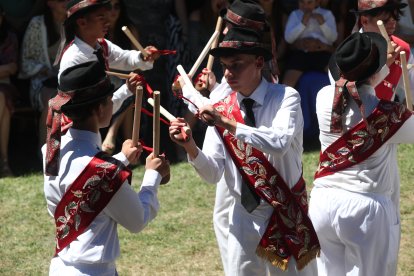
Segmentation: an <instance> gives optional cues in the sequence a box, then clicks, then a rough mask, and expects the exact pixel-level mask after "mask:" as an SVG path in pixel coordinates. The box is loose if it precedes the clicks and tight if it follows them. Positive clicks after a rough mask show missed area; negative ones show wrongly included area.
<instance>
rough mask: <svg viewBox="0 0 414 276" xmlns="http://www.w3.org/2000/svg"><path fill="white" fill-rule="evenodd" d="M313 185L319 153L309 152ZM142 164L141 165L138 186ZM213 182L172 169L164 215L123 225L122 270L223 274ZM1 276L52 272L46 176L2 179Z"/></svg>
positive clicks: (162, 195)
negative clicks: (135, 227)
mask: <svg viewBox="0 0 414 276" xmlns="http://www.w3.org/2000/svg"><path fill="white" fill-rule="evenodd" d="M413 157H414V145H404V146H400V149H399V163H400V174H401V182H402V183H401V214H402V239H401V249H400V255H399V266H398V275H399V276H409V275H414V263H413V262H412V260H413V259H414V249H412V244H413V243H414V238H413V236H412V234H411V231H412V230H413V229H414V203H413V202H414V186H413V185H412V183H414V160H413ZM303 161H304V177H305V179H306V180H307V184H308V187H309V188H310V187H311V184H312V178H313V173H314V171H315V169H316V166H317V162H318V153H317V152H307V153H305V154H304V157H303ZM140 179H142V167H138V168H136V169H135V170H134V178H133V186H134V188H135V189H136V190H137V189H138V187H139V183H140ZM214 194H215V187H214V185H209V184H205V183H204V182H203V181H202V180H201V179H200V178H199V177H198V176H197V175H196V173H195V171H194V170H193V169H192V168H191V166H190V165H189V164H187V163H181V164H176V165H174V166H173V167H172V177H171V181H170V183H169V184H168V185H165V186H162V187H161V188H160V190H159V199H160V203H161V209H160V212H159V214H158V216H157V218H156V219H155V220H154V221H153V222H151V223H150V225H149V226H148V227H147V228H146V229H145V230H144V231H143V232H141V233H139V234H131V233H129V232H127V231H126V230H124V229H123V228H122V227H119V237H120V243H121V257H120V258H119V259H118V261H117V267H118V272H119V274H120V275H223V273H222V268H221V261H220V257H219V252H218V249H217V245H216V241H215V238H214V232H213V226H212V210H213V204H214ZM0 204H1V208H0V218H1V220H2V221H1V223H0V275H47V272H48V267H49V263H50V259H51V257H52V255H53V250H54V227H53V221H52V218H51V217H50V215H49V214H48V213H47V210H46V203H45V199H44V196H43V176H42V175H41V174H40V173H36V174H30V175H26V176H22V177H16V178H3V179H0Z"/></svg>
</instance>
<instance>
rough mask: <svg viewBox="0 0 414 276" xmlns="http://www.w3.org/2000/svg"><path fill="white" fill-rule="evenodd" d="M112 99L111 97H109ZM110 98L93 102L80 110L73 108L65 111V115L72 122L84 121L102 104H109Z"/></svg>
mask: <svg viewBox="0 0 414 276" xmlns="http://www.w3.org/2000/svg"><path fill="white" fill-rule="evenodd" d="M108 97H110V98H111V95H108ZM108 97H105V98H103V99H101V100H99V101H96V102H92V103H90V104H87V105H83V106H81V107H79V108H73V109H68V110H65V111H63V113H64V114H65V115H66V116H68V117H69V119H71V120H72V121H74V122H76V121H84V120H86V119H87V118H89V117H90V116H91V115H92V112H93V111H94V110H96V109H97V108H98V107H99V106H100V105H101V104H102V105H105V104H107V101H108Z"/></svg>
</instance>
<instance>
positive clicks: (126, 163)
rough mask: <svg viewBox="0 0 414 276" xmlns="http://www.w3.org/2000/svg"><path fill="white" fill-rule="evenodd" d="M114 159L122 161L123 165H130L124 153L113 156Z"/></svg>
mask: <svg viewBox="0 0 414 276" xmlns="http://www.w3.org/2000/svg"><path fill="white" fill-rule="evenodd" d="M112 157H113V158H115V159H117V160H119V161H121V162H122V164H124V165H125V166H128V165H129V160H128V158H127V157H126V156H125V154H124V153H123V152H122V151H121V152H120V153H117V154H115V155H113V156H112Z"/></svg>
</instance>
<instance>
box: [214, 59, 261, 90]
mask: <svg viewBox="0 0 414 276" xmlns="http://www.w3.org/2000/svg"><path fill="white" fill-rule="evenodd" d="M220 63H221V66H222V68H223V73H224V77H225V78H226V81H227V83H228V84H229V85H230V87H231V89H233V90H234V91H237V92H240V93H241V94H242V95H243V96H246V97H247V96H250V94H251V93H252V92H253V91H254V90H255V89H256V88H257V86H258V85H259V84H260V81H261V70H262V68H263V65H264V59H263V57H261V56H259V57H256V56H254V55H247V54H237V55H232V56H228V57H220Z"/></svg>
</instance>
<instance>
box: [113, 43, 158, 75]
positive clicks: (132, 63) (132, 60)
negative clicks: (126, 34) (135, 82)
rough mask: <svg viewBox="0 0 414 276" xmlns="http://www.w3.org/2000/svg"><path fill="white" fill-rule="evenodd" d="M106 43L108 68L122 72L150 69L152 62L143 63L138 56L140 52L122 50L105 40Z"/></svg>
mask: <svg viewBox="0 0 414 276" xmlns="http://www.w3.org/2000/svg"><path fill="white" fill-rule="evenodd" d="M106 42H107V44H108V53H109V54H108V63H109V67H110V68H113V69H118V70H123V71H134V70H136V69H140V70H142V71H145V70H150V69H152V67H153V65H154V64H153V62H149V61H144V60H143V59H142V58H141V56H140V54H141V52H140V51H136V50H123V49H121V48H120V47H119V46H117V45H115V44H114V43H112V42H110V41H109V40H106Z"/></svg>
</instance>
